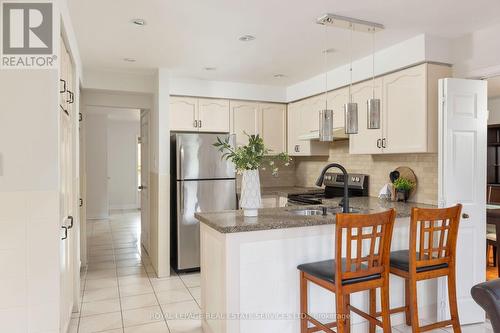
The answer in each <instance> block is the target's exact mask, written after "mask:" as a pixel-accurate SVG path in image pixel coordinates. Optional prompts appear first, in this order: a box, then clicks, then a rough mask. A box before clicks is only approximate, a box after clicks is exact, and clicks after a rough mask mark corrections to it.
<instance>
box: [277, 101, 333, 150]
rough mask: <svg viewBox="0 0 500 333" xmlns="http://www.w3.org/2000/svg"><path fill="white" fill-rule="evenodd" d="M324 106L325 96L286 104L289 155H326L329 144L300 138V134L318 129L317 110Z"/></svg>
mask: <svg viewBox="0 0 500 333" xmlns="http://www.w3.org/2000/svg"><path fill="white" fill-rule="evenodd" d="M324 108H325V96H324V95H322V96H315V97H311V98H307V99H304V100H301V101H298V102H294V103H290V104H288V124H287V127H288V154H289V155H291V156H328V154H329V145H328V143H323V142H319V141H311V140H301V139H300V136H301V135H305V134H310V133H312V132H315V131H318V130H319V111H320V110H321V109H324Z"/></svg>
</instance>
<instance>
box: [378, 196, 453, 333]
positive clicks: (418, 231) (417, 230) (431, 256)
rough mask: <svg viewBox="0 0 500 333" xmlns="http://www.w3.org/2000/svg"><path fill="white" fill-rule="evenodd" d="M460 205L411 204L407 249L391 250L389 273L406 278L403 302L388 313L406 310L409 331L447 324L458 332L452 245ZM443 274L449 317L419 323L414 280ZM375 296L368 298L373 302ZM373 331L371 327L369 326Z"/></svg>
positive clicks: (416, 332)
mask: <svg viewBox="0 0 500 333" xmlns="http://www.w3.org/2000/svg"><path fill="white" fill-rule="evenodd" d="M461 211H462V205H460V204H458V205H456V206H454V207H450V208H443V209H423V208H413V210H412V212H411V221H410V247H409V250H402V251H395V252H391V273H392V274H395V275H397V276H399V277H402V278H404V279H405V303H406V304H405V306H404V307H401V308H397V309H393V310H391V313H396V312H405V316H406V324H407V325H408V326H410V325H411V327H412V332H413V333H418V332H425V331H429V330H432V329H436V328H439V327H445V326H448V325H452V326H453V331H454V332H455V333H459V332H461V330H460V321H459V319H458V308H457V292H456V280H455V249H456V243H457V234H458V224H459V222H460V212H461ZM441 276H446V277H447V280H448V297H449V300H450V313H451V319H450V320H445V321H441V322H437V323H434V324H430V325H426V326H422V327H421V326H420V324H419V321H418V302H417V281H421V280H428V279H434V278H437V277H441ZM372 302H374V300H371V301H370V303H371V304H372ZM370 331H371V332H375V328H374V327H370Z"/></svg>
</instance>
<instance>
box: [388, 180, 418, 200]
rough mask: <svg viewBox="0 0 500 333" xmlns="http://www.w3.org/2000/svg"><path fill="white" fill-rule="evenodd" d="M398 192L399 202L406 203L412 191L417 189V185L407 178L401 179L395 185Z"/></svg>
mask: <svg viewBox="0 0 500 333" xmlns="http://www.w3.org/2000/svg"><path fill="white" fill-rule="evenodd" d="M393 185H394V189H395V190H396V198H397V201H404V202H406V201H407V200H408V198H409V197H410V191H411V190H412V189H413V188H414V187H415V184H414V183H413V182H412V181H410V180H409V179H407V178H403V177H400V178H398V179H396V180H395V181H394V183H393Z"/></svg>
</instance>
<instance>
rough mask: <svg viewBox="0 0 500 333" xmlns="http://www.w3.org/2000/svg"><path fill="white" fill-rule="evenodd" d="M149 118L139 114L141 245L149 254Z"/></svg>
mask: <svg viewBox="0 0 500 333" xmlns="http://www.w3.org/2000/svg"><path fill="white" fill-rule="evenodd" d="M149 116H150V113H149V112H147V111H142V112H141V157H140V158H141V186H142V189H141V192H140V195H141V243H142V245H143V246H144V248H145V249H146V251H147V252H149V246H150V232H149V231H150V220H149V191H150V190H149V188H150V187H149Z"/></svg>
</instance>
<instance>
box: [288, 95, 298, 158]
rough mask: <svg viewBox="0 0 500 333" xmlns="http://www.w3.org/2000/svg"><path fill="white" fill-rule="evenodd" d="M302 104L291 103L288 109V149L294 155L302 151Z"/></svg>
mask: <svg viewBox="0 0 500 333" xmlns="http://www.w3.org/2000/svg"><path fill="white" fill-rule="evenodd" d="M300 104H301V102H294V103H290V104H288V109H287V114H288V117H287V118H288V121H287V144H288V149H287V151H288V154H289V155H292V156H297V155H298V154H299V152H300V145H301V142H300V141H299V135H300V133H299V132H300Z"/></svg>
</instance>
